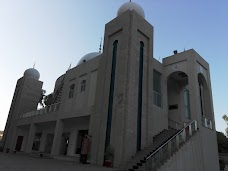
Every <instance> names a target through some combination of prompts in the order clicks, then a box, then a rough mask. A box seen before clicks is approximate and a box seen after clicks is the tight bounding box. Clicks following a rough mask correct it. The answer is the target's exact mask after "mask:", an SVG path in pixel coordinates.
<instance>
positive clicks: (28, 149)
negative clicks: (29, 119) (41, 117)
mask: <svg viewBox="0 0 228 171" xmlns="http://www.w3.org/2000/svg"><path fill="white" fill-rule="evenodd" d="M35 133H36V125H35V124H31V125H30V129H29V134H28V140H27V146H26V148H25V152H26V153H30V152H31V151H32V145H33V141H34V137H35Z"/></svg>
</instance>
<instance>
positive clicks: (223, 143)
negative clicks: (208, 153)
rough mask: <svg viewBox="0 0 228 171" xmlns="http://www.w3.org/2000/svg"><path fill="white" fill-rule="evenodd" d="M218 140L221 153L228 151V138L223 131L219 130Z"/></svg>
mask: <svg viewBox="0 0 228 171" xmlns="http://www.w3.org/2000/svg"><path fill="white" fill-rule="evenodd" d="M217 142H218V151H219V153H227V152H228V138H226V136H225V135H224V133H222V132H217Z"/></svg>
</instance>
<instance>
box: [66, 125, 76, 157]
mask: <svg viewBox="0 0 228 171" xmlns="http://www.w3.org/2000/svg"><path fill="white" fill-rule="evenodd" d="M77 137H78V131H77V130H72V131H71V132H70V138H69V144H68V149H67V155H68V156H75V150H76V145H77Z"/></svg>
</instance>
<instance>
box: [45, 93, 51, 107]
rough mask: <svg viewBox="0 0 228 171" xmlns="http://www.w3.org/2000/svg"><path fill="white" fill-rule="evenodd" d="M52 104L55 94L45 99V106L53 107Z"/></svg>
mask: <svg viewBox="0 0 228 171" xmlns="http://www.w3.org/2000/svg"><path fill="white" fill-rule="evenodd" d="M52 102H53V93H52V94H49V95H47V96H45V97H44V104H45V105H46V106H49V105H51V104H52Z"/></svg>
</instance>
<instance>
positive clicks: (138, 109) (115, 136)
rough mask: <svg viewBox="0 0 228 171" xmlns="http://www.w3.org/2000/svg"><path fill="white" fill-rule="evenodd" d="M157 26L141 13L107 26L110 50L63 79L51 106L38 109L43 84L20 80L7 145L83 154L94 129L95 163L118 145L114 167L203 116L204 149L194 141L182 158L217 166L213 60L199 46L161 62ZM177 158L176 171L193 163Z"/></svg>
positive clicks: (206, 168)
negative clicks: (83, 140)
mask: <svg viewBox="0 0 228 171" xmlns="http://www.w3.org/2000/svg"><path fill="white" fill-rule="evenodd" d="M153 31H154V28H153V26H152V25H151V24H150V23H148V22H147V21H146V20H145V19H144V18H143V17H142V16H140V15H139V14H138V13H137V12H135V11H134V10H127V11H125V12H124V13H123V14H121V15H119V16H118V17H116V18H115V19H113V20H112V21H110V22H109V23H107V24H106V26H105V33H104V34H105V37H104V49H103V53H102V54H101V55H99V56H97V57H95V58H92V59H91V60H89V61H84V62H83V63H80V64H79V65H77V66H76V67H74V68H72V69H70V70H68V71H67V72H66V73H65V74H63V75H62V76H60V77H59V78H58V79H57V81H56V84H55V88H54V92H53V94H52V100H51V103H50V105H49V106H46V107H45V108H44V109H40V110H36V109H37V105H38V102H39V99H40V94H41V92H42V82H41V81H39V80H37V79H34V78H28V77H26V76H24V77H22V78H20V79H19V80H18V83H17V86H16V89H15V94H14V97H13V100H12V104H11V109H10V112H9V116H8V120H7V124H6V127H5V134H4V137H3V145H4V150H5V151H6V150H7V149H8V150H10V151H14V150H17V151H23V152H26V153H31V152H37V153H48V154H50V155H52V156H58V155H65V156H79V153H80V144H81V143H80V142H81V140H80V136H81V135H84V134H89V135H90V136H91V145H90V150H89V154H88V155H89V160H90V161H91V163H93V164H97V165H103V163H104V160H105V157H106V156H105V154H106V150H107V148H108V147H111V148H112V149H113V156H114V157H113V164H114V167H123V166H124V165H125V164H126V163H127V162H129V161H130V160H131V158H132V156H134V155H135V154H136V152H137V151H140V150H141V149H143V148H145V147H148V146H149V145H151V144H153V138H154V137H155V136H156V135H158V134H159V133H160V132H162V131H163V130H165V129H168V128H170V127H171V128H174V129H177V130H179V129H181V128H183V126H184V125H185V124H187V123H189V122H191V121H192V120H194V119H196V120H197V121H198V123H199V130H200V131H199V132H198V134H197V137H194V139H193V140H191V141H194V142H195V144H196V147H197V149H198V150H197V154H196V153H195V152H193V151H194V150H193V149H194V148H196V147H195V146H193V145H188V144H187V145H186V146H185V147H184V148H186V149H181V150H182V151H183V152H181V154H180V155H187V153H189V155H190V156H191V158H194V155H198V154H199V156H201V157H200V158H201V160H202V162H201V163H199V165H200V164H202V165H203V166H202V170H200V171H215V170H216V169H217V168H218V152H217V143H216V134H215V121H214V113H213V102H212V94H211V83H210V70H209V64H208V63H207V62H206V61H205V60H204V59H203V58H202V57H201V56H200V55H199V54H197V52H195V51H194V50H193V49H191V50H187V51H184V52H181V53H177V54H174V55H172V56H170V57H166V58H163V61H162V63H160V62H159V61H157V60H156V59H154V58H153ZM28 87H29V88H28ZM208 142H210V143H208ZM189 143H191V142H189ZM199 144H200V145H199ZM182 153H183V154H182ZM199 156H198V157H199ZM171 160H172V161H173V163H171V162H169V163H170V165H173V166H172V167H173V168H176V167H174V165H178V163H179V162H180V163H185V162H186V161H183V160H185V158H182V157H181V159H180V156H179V158H178V156H176V157H174V158H173V159H171ZM186 160H188V159H187V158H186ZM164 167H165V166H164ZM199 167H201V166H199ZM182 169H183V168H182ZM163 170H164V169H163ZM179 170H181V169H179ZM195 170H196V169H195Z"/></svg>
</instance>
